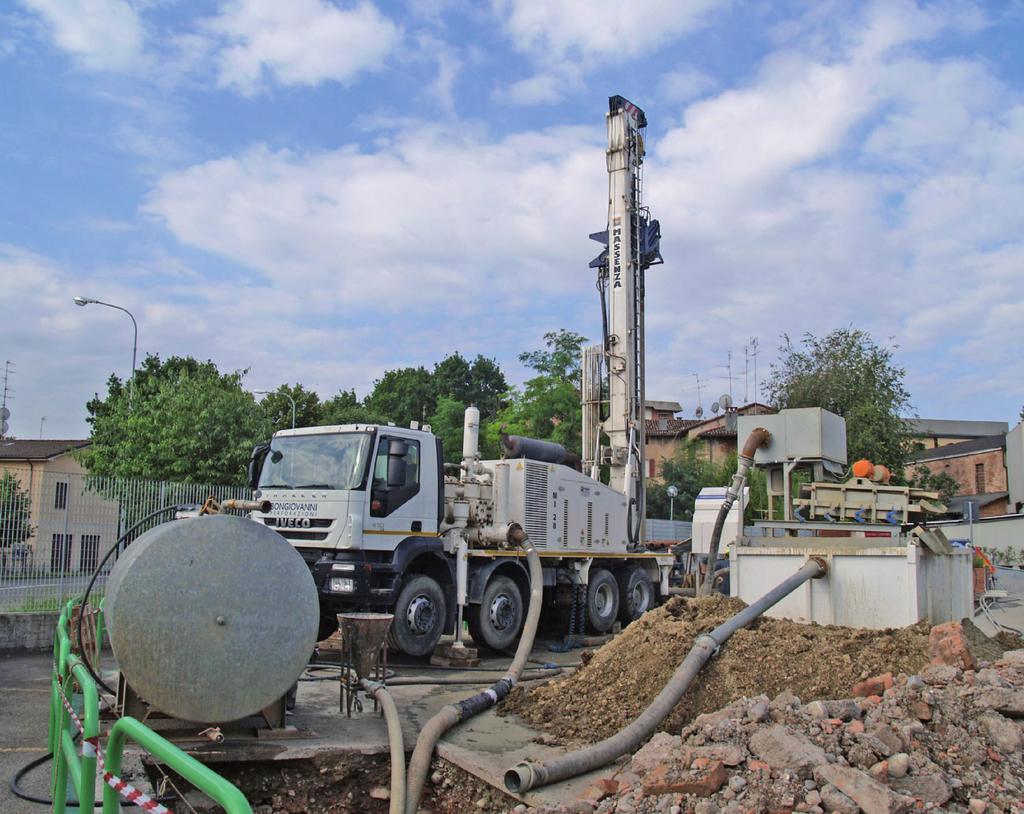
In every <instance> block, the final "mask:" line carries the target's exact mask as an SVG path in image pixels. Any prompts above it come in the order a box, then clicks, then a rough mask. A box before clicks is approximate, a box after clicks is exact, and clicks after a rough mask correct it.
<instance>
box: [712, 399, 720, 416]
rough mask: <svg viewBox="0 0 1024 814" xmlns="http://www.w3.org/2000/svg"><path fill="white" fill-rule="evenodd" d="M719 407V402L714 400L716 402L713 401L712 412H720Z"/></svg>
mask: <svg viewBox="0 0 1024 814" xmlns="http://www.w3.org/2000/svg"><path fill="white" fill-rule="evenodd" d="M718 409H719V408H718V402H717V401H716V402H714V403H713V404H712V405H711V412H713V413H717V412H718Z"/></svg>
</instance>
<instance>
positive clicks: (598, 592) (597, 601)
mask: <svg viewBox="0 0 1024 814" xmlns="http://www.w3.org/2000/svg"><path fill="white" fill-rule="evenodd" d="M618 614H619V584H618V583H617V582H616V581H615V577H613V576H612V574H611V572H610V571H606V570H605V569H604V568H598V569H596V570H594V571H591V572H590V582H589V584H588V585H587V625H588V627H589V628H590V629H591V630H592V631H593V632H594V633H607V632H608V631H609V630H611V627H612V625H613V624H614V623H615V617H616V616H618Z"/></svg>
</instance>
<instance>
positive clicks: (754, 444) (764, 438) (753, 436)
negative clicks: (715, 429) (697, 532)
mask: <svg viewBox="0 0 1024 814" xmlns="http://www.w3.org/2000/svg"><path fill="white" fill-rule="evenodd" d="M771 440H772V434H771V433H770V432H768V430H766V429H765V428H764V427H758V428H757V429H755V430H753V431H752V432H751V433H750V435H748V436H747V440H746V442H744V444H743V449H742V450H741V451H740V454H739V458H738V459H737V461H736V474H735V475H733V478H732V483H731V484H729V488H728V489H727V490H726V492H725V500H723V501H722V505H721V506H719V507H718V516H717V517H716V518H715V525H714V528H713V529H712V530H711V545H710V549H709V551H708V568H707V573H706V574H705V575H704V580H703V582H701V584H700V587H699V588H698V590H697V596H710V594H711V588H712V586H713V585H714V582H715V573H714V568H715V561H716V560H717V559H718V545H719V543H720V542H721V539H722V529H724V528H725V518H726V517H727V516H728V515H729V510H730V509H731V508H732V504H733V503H735V502H736V498H738V497H739V496H740V494H741V493H742V492H743V484H744V482H745V481H746V480H747V472H748V471H749V470H750V467H751V466H753V465H754V454H755V453H756V452H757V450H758V448H759V447H765V446H768V443H769V442H770V441H771Z"/></svg>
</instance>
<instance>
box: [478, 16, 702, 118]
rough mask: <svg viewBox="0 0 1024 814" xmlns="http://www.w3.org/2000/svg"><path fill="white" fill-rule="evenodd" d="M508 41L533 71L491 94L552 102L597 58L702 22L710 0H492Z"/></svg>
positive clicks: (619, 59)
mask: <svg viewBox="0 0 1024 814" xmlns="http://www.w3.org/2000/svg"><path fill="white" fill-rule="evenodd" d="M492 5H493V7H494V10H495V13H496V14H497V15H498V17H499V18H500V20H501V24H502V26H503V27H504V29H505V32H506V34H507V35H508V37H509V39H510V40H511V41H512V44H513V45H514V47H515V48H516V49H517V50H519V51H521V52H523V53H525V54H527V55H529V56H530V57H531V59H532V61H533V63H534V66H535V68H536V71H535V72H534V73H533V74H532V75H531V76H528V77H526V78H524V79H517V80H512V81H508V82H502V83H499V84H498V85H497V86H496V88H495V90H494V94H493V95H494V98H495V99H497V100H499V101H503V102H507V103H509V104H514V105H539V104H554V103H556V102H560V101H562V100H563V99H565V98H566V97H567V96H568V95H569V94H570V93H572V92H573V91H575V90H577V89H578V88H580V87H581V84H582V82H581V80H582V76H583V74H584V73H585V72H586V71H587V70H589V69H591V68H593V67H595V66H596V65H598V64H599V63H611V64H621V63H623V62H625V61H627V60H628V59H632V58H634V57H638V56H641V55H643V54H645V53H648V52H650V51H653V50H656V49H658V48H660V47H662V46H663V45H665V44H666V43H668V42H671V41H672V40H674V39H676V38H677V37H679V36H681V35H682V34H685V33H687V32H690V31H694V30H697V29H699V28H701V27H703V26H704V25H706V24H707V21H708V19H709V16H710V12H711V11H712V10H713V9H714V8H715V7H721V5H722V4H721V3H719V2H716V0H601V1H600V2H593V1H592V0H492Z"/></svg>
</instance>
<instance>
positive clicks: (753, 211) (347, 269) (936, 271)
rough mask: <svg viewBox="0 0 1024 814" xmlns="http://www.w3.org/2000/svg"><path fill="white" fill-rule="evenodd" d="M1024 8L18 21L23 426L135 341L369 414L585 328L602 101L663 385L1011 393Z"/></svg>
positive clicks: (957, 414) (7, 281) (4, 156)
mask: <svg viewBox="0 0 1024 814" xmlns="http://www.w3.org/2000/svg"><path fill="white" fill-rule="evenodd" d="M1021 42H1024V3H1022V2H1020V0H1005V1H1004V2H994V3H990V4H986V3H974V2H969V0H950V2H928V3H923V2H922V3H915V2H910V1H909V0H902V1H901V0H887V1H886V2H878V3H851V2H828V0H816V1H815V2H756V0H750V2H739V1H738V0H737V2H713V0H689V2H684V0H632V1H631V2H626V1H625V0H614V1H612V0H608V1H607V2H601V0H493V2H477V3H471V2H460V1H459V0H408V2H389V3H384V2H377V3H373V2H341V1H340V0H339V2H333V3H332V2H327V0H290V2H288V3H280V2H276V0H229V1H227V2H206V3H186V2H174V0H138V2H132V3H128V2H124V0H78V2H68V1H67V0H22V2H20V3H15V4H14V5H13V6H12V5H10V4H7V5H5V6H3V7H2V10H0V111H2V115H3V126H2V127H0V184H2V186H0V191H2V192H3V194H2V195H0V285H2V288H0V290H2V291H3V304H4V308H3V314H4V315H3V317H2V318H0V357H2V358H0V362H2V361H3V359H11V360H12V361H13V362H14V363H15V364H16V368H15V370H16V375H15V376H13V377H12V387H13V390H14V400H13V401H12V402H11V405H10V407H11V411H12V413H13V418H12V421H11V424H12V427H11V429H12V432H13V433H15V434H16V435H19V436H21V437H36V436H37V435H38V433H39V430H40V420H41V419H42V418H43V417H44V416H45V418H46V422H45V425H44V428H43V431H44V435H46V436H47V437H75V436H82V435H85V434H87V426H86V424H85V420H84V418H85V411H84V403H85V401H86V400H87V399H88V398H89V397H90V396H91V395H92V394H93V393H94V392H96V391H98V390H99V391H102V390H104V383H105V380H106V378H107V376H108V375H109V374H110V373H111V372H112V371H116V372H118V373H120V374H122V375H124V374H126V373H127V372H128V369H129V367H130V364H129V362H130V351H131V325H130V322H129V321H128V319H127V317H125V316H124V315H123V314H119V313H117V312H115V311H112V310H110V309H105V308H102V307H99V306H89V307H86V308H76V307H75V306H74V305H73V304H72V302H71V297H72V296H74V295H76V294H81V295H85V296H90V297H96V298H99V299H103V300H108V301H110V302H114V303H117V304H119V305H123V306H125V307H127V308H129V309H131V310H132V311H133V312H134V313H135V314H136V316H137V317H138V320H139V326H140V356H141V355H142V353H144V352H158V353H160V354H161V355H163V356H167V355H171V354H193V355H196V356H200V357H203V358H212V359H213V360H214V361H215V362H216V363H217V364H218V365H219V366H220V367H221V368H222V369H240V368H248V369H249V373H248V374H247V376H246V379H245V381H246V384H247V386H249V387H250V388H252V389H263V388H272V387H275V386H276V385H278V384H280V383H281V382H284V381H289V382H294V381H300V382H302V383H304V384H306V385H307V386H310V387H313V388H315V389H316V390H318V391H319V392H320V393H321V394H322V395H323V396H325V397H328V396H330V395H332V394H333V393H335V392H337V391H338V390H339V389H342V388H345V389H347V388H352V387H354V388H355V389H356V391H357V392H358V393H359V394H360V395H364V394H365V393H366V392H367V391H368V389H369V387H370V386H371V384H372V381H373V380H374V378H376V377H377V376H379V375H380V373H381V372H382V371H383V370H384V369H387V368H389V367H397V366H403V365H407V364H430V363H432V362H434V361H436V360H439V359H440V358H442V357H443V356H444V355H445V354H447V353H449V352H451V351H453V350H460V351H462V352H463V353H464V354H476V353H484V354H486V355H488V356H493V357H495V358H497V359H498V360H499V362H501V363H502V365H503V366H504V367H505V369H506V370H507V371H508V373H509V374H510V378H512V379H513V380H516V381H520V380H521V379H522V378H523V376H524V374H525V371H523V370H522V368H521V367H520V366H519V365H518V363H517V362H516V356H517V354H518V353H519V352H520V351H522V350H526V349H531V348H535V347H538V346H539V344H540V342H541V337H542V336H543V334H544V332H545V331H547V330H552V329H555V328H559V327H567V328H572V329H575V330H577V331H580V332H582V333H584V334H586V335H589V336H591V337H594V336H596V335H597V333H598V331H599V328H598V325H599V312H598V303H597V299H596V294H595V292H594V288H593V280H592V277H591V273H590V271H589V270H588V269H587V263H588V261H589V260H590V259H591V257H593V256H594V254H595V252H596V249H595V244H593V243H590V242H589V241H588V240H587V234H588V233H589V232H592V231H597V230H599V229H601V228H602V227H603V225H604V219H605V196H606V184H607V176H606V174H605V168H604V157H603V143H604V138H605V133H604V121H603V118H604V111H605V110H606V107H607V97H608V96H609V95H611V94H615V93H620V94H623V95H625V96H627V97H628V98H630V99H632V100H633V101H634V102H636V103H637V104H638V105H640V106H641V107H643V108H644V109H645V110H646V112H647V115H648V119H649V121H650V127H649V131H648V140H647V145H648V158H647V164H646V194H647V202H648V203H649V204H650V206H651V208H652V210H653V213H654V215H655V216H656V217H658V218H659V219H660V220H661V223H662V232H663V235H664V239H663V254H664V256H665V260H666V263H665V265H664V266H661V267H658V268H657V269H655V270H652V271H651V272H650V275H649V282H648V357H649V368H650V372H649V382H648V394H649V396H650V397H654V398H666V399H675V400H678V401H680V402H682V404H683V405H684V412H685V414H687V415H692V412H693V409H694V407H696V404H697V394H696V389H695V378H694V375H693V374H694V373H699V374H700V376H701V378H702V380H703V381H704V382H705V383H706V384H705V386H704V392H703V402H704V407H705V408H707V406H708V404H709V403H710V401H711V400H712V399H713V398H714V397H715V396H716V395H718V394H719V393H721V392H723V391H726V390H728V389H729V383H728V382H727V380H726V378H725V376H726V372H725V365H726V359H727V354H728V353H729V351H731V352H732V359H733V373H734V375H735V376H737V377H738V378H737V379H736V380H735V381H734V382H733V384H732V390H733V395H734V396H735V397H737V398H738V399H740V400H742V397H743V395H744V391H746V393H747V394H748V395H750V396H753V384H752V375H751V376H750V377H749V379H750V380H749V381H744V378H743V375H742V374H743V367H744V361H743V359H744V351H743V348H744V345H745V344H747V343H748V342H749V340H750V338H751V337H757V338H758V340H759V343H760V348H761V353H760V356H759V358H758V372H759V374H760V378H761V379H763V378H764V374H765V372H766V370H767V368H768V364H769V363H770V361H771V359H772V357H773V355H774V352H775V349H776V348H777V347H778V344H779V337H780V335H781V334H783V333H788V334H790V335H791V336H799V335H801V334H802V333H803V332H805V331H810V332H812V333H816V334H821V333H824V332H826V331H828V330H830V329H832V328H835V327H841V326H845V325H855V326H857V327H861V328H864V329H866V330H868V331H870V332H871V333H872V334H873V335H874V336H875V337H876V338H877V339H878V340H879V341H880V342H883V343H892V344H894V345H896V346H897V350H896V356H897V359H898V361H899V362H900V363H901V364H902V365H904V366H905V367H906V368H907V382H908V385H909V387H910V390H911V392H912V395H913V402H914V406H915V408H916V411H917V412H918V413H919V414H920V415H922V416H928V417H936V418H978V419H999V420H1008V421H1010V422H1011V423H1015V421H1016V416H1017V413H1018V411H1019V410H1020V407H1021V404H1022V403H1024V387H1022V386H1021V382H1022V381H1024V361H1022V354H1021V351H1020V347H1021V338H1022V334H1024V331H1022V324H1024V55H1022V51H1021V48H1020V43H1021Z"/></svg>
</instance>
